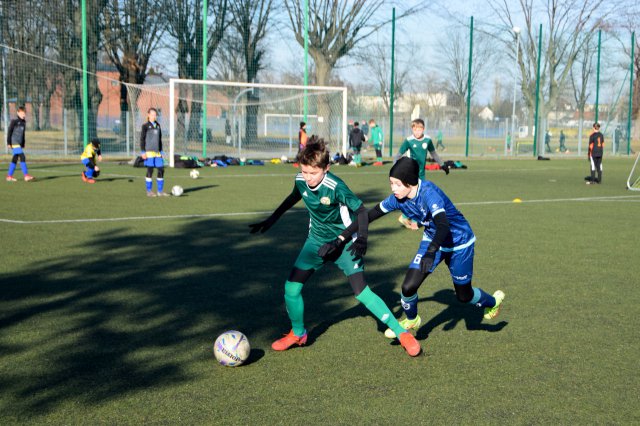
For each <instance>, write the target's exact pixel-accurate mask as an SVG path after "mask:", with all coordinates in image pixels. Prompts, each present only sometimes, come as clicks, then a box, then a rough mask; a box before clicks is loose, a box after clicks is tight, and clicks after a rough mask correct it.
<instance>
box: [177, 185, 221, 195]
mask: <svg viewBox="0 0 640 426" xmlns="http://www.w3.org/2000/svg"><path fill="white" fill-rule="evenodd" d="M217 186H218V185H201V186H194V187H192V188H185V189H184V193H185V194H188V193H190V192H198V191H202V190H203V189H210V188H216V187H217Z"/></svg>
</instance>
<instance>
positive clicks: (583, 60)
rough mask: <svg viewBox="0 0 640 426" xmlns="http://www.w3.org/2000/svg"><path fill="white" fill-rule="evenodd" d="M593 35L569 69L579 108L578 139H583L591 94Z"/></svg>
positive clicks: (574, 95)
mask: <svg viewBox="0 0 640 426" xmlns="http://www.w3.org/2000/svg"><path fill="white" fill-rule="evenodd" d="M594 50H595V47H594V46H593V37H591V40H587V42H586V43H585V44H584V46H583V48H582V50H581V51H580V52H579V54H578V55H577V56H576V59H575V61H574V63H573V65H572V67H571V69H570V70H569V76H570V81H571V87H572V88H573V97H574V99H575V101H576V108H577V109H578V140H579V141H581V140H582V131H583V127H584V110H585V106H586V104H587V99H589V96H591V93H590V85H589V81H590V80H591V76H592V75H593V53H594Z"/></svg>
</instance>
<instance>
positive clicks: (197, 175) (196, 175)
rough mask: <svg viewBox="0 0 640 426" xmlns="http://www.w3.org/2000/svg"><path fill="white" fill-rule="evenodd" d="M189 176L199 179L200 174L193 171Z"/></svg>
mask: <svg viewBox="0 0 640 426" xmlns="http://www.w3.org/2000/svg"><path fill="white" fill-rule="evenodd" d="M189 176H191V179H198V177H200V172H199V171H197V170H196V169H193V170H191V171H190V172H189Z"/></svg>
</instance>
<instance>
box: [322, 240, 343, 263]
mask: <svg viewBox="0 0 640 426" xmlns="http://www.w3.org/2000/svg"><path fill="white" fill-rule="evenodd" d="M343 244H344V241H343V240H341V239H340V238H336V239H335V240H333V241H331V242H330V243H326V244H323V245H322V246H320V248H319V249H318V256H320V257H321V258H323V259H324V258H325V257H327V256H329V255H330V254H332V253H335V252H336V251H337V250H340V248H341V247H342V245H343Z"/></svg>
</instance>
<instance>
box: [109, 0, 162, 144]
mask: <svg viewBox="0 0 640 426" xmlns="http://www.w3.org/2000/svg"><path fill="white" fill-rule="evenodd" d="M155 4H156V2H154V1H151V0H108V3H107V5H106V6H105V8H104V10H103V13H102V22H101V24H102V27H103V44H104V50H105V51H106V52H107V55H108V57H109V59H110V60H111V63H113V65H114V66H115V67H116V69H117V70H118V74H119V80H120V82H121V83H133V84H142V83H144V80H145V78H146V76H147V67H148V66H149V60H150V58H151V55H152V54H153V52H154V51H155V49H156V48H157V47H158V44H159V42H160V40H161V38H162V36H163V35H164V32H165V19H164V16H165V13H164V11H162V10H161V8H157V7H154V6H155ZM130 101H131V103H135V102H136V101H137V99H131V100H130ZM128 111H129V100H128V96H127V86H126V84H120V122H121V123H122V126H120V137H121V138H124V137H125V132H126V126H125V125H124V123H125V122H126V115H127V112H128Z"/></svg>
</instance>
